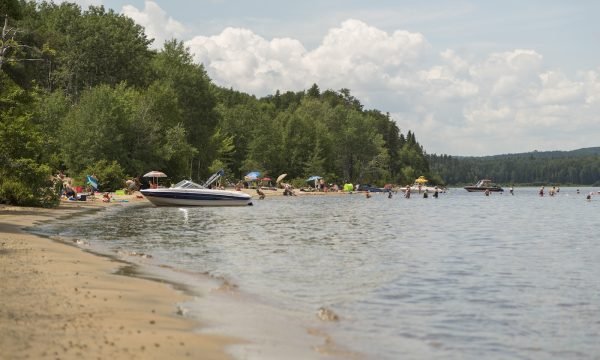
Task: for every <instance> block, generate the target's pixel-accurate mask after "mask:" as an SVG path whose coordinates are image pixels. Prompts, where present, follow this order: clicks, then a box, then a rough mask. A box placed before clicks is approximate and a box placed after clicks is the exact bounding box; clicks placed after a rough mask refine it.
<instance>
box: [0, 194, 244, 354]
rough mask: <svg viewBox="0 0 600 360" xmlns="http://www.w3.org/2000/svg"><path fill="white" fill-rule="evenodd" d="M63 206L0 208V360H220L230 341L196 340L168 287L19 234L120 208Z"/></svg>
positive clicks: (65, 247) (199, 336) (175, 294)
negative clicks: (46, 223) (79, 215)
mask: <svg viewBox="0 0 600 360" xmlns="http://www.w3.org/2000/svg"><path fill="white" fill-rule="evenodd" d="M119 198H120V200H121V202H115V203H110V204H106V203H103V202H101V201H99V200H96V201H93V202H90V201H88V202H66V201H65V202H63V203H62V204H61V205H60V206H59V207H58V208H55V209H38V208H20V207H10V206H2V205H0V274H2V281H1V282H0V303H1V304H2V306H0V349H1V351H0V359H44V358H48V359H82V358H84V359H166V358H170V359H181V358H190V359H227V358H230V356H228V355H227V353H226V352H225V346H227V344H231V343H233V339H228V338H224V337H218V336H212V335H206V334H198V333H197V332H195V331H194V329H198V328H200V327H201V325H202V324H198V323H197V322H195V321H193V320H191V319H188V318H185V317H183V316H181V315H179V314H178V307H177V304H178V303H180V302H183V301H186V299H187V296H186V295H185V294H183V293H182V292H180V291H177V290H175V289H174V288H173V287H172V286H171V285H169V284H166V283H161V282H157V281H151V280H146V279H141V278H135V277H129V276H122V275H117V274H115V271H116V270H118V269H119V268H120V267H122V266H124V265H125V264H124V263H122V262H119V261H116V260H114V259H110V258H107V257H102V256H98V255H94V254H92V253H89V252H86V251H83V250H82V249H80V248H77V247H74V246H69V245H67V244H64V243H60V242H57V241H53V240H51V239H47V238H43V237H39V236H35V235H32V234H29V233H27V232H24V231H23V229H24V228H26V227H29V226H32V225H34V224H37V223H39V222H43V221H52V220H53V219H57V218H62V217H66V216H72V215H75V214H77V213H81V212H83V211H93V210H94V209H98V208H99V207H103V206H119V205H121V206H123V205H125V206H126V205H127V203H125V201H127V202H128V203H134V202H136V201H146V200H145V199H140V198H137V197H133V196H130V197H117V200H119Z"/></svg>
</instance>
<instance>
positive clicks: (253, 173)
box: [244, 171, 260, 181]
mask: <svg viewBox="0 0 600 360" xmlns="http://www.w3.org/2000/svg"><path fill="white" fill-rule="evenodd" d="M259 177H260V172H259V171H251V172H249V173H247V174H246V176H244V179H245V180H246V181H254V180H258V178H259Z"/></svg>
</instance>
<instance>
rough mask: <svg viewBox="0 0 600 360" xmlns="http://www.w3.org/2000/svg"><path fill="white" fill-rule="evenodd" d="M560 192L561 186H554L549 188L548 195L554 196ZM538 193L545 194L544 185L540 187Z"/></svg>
mask: <svg viewBox="0 0 600 360" xmlns="http://www.w3.org/2000/svg"><path fill="white" fill-rule="evenodd" d="M559 192H560V187H556V186H553V187H552V189H550V190H548V195H550V196H554V195H556V194H558V193H559ZM577 192H579V190H577ZM538 194H539V195H540V196H544V186H542V187H541V188H540V191H539V192H538Z"/></svg>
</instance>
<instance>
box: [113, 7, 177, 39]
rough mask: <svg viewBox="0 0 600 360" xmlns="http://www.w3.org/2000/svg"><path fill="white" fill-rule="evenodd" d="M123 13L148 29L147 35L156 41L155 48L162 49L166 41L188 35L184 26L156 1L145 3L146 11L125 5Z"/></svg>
mask: <svg viewBox="0 0 600 360" xmlns="http://www.w3.org/2000/svg"><path fill="white" fill-rule="evenodd" d="M121 12H122V13H123V14H124V15H126V16H128V17H130V18H132V19H133V20H134V21H135V22H136V23H138V24H139V25H142V26H143V27H144V28H145V29H146V35H147V36H148V37H149V38H151V39H154V42H153V44H152V45H153V47H155V48H157V49H158V48H161V47H162V46H163V44H164V43H165V41H166V40H170V39H173V38H175V39H179V40H181V39H182V37H183V36H184V35H185V33H186V28H185V26H184V25H183V24H181V23H180V22H178V21H176V20H175V19H173V18H172V17H170V16H168V15H167V13H166V12H165V11H164V10H163V9H162V8H161V7H160V6H158V4H157V3H155V2H154V1H144V9H143V10H139V9H138V8H136V7H135V6H133V5H125V6H123V9H122V10H121Z"/></svg>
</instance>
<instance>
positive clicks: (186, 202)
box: [141, 189, 252, 206]
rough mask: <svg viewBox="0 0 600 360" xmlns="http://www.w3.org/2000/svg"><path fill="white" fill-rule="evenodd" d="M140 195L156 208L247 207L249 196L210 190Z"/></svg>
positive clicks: (144, 192)
mask: <svg viewBox="0 0 600 360" xmlns="http://www.w3.org/2000/svg"><path fill="white" fill-rule="evenodd" d="M141 193H142V194H143V195H144V196H145V197H146V199H148V201H150V202H151V203H152V204H154V205H156V206H248V205H252V198H251V197H250V195H248V194H245V193H241V192H234V191H227V190H212V189H201V190H198V189H195V190H182V189H145V190H142V191H141Z"/></svg>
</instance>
